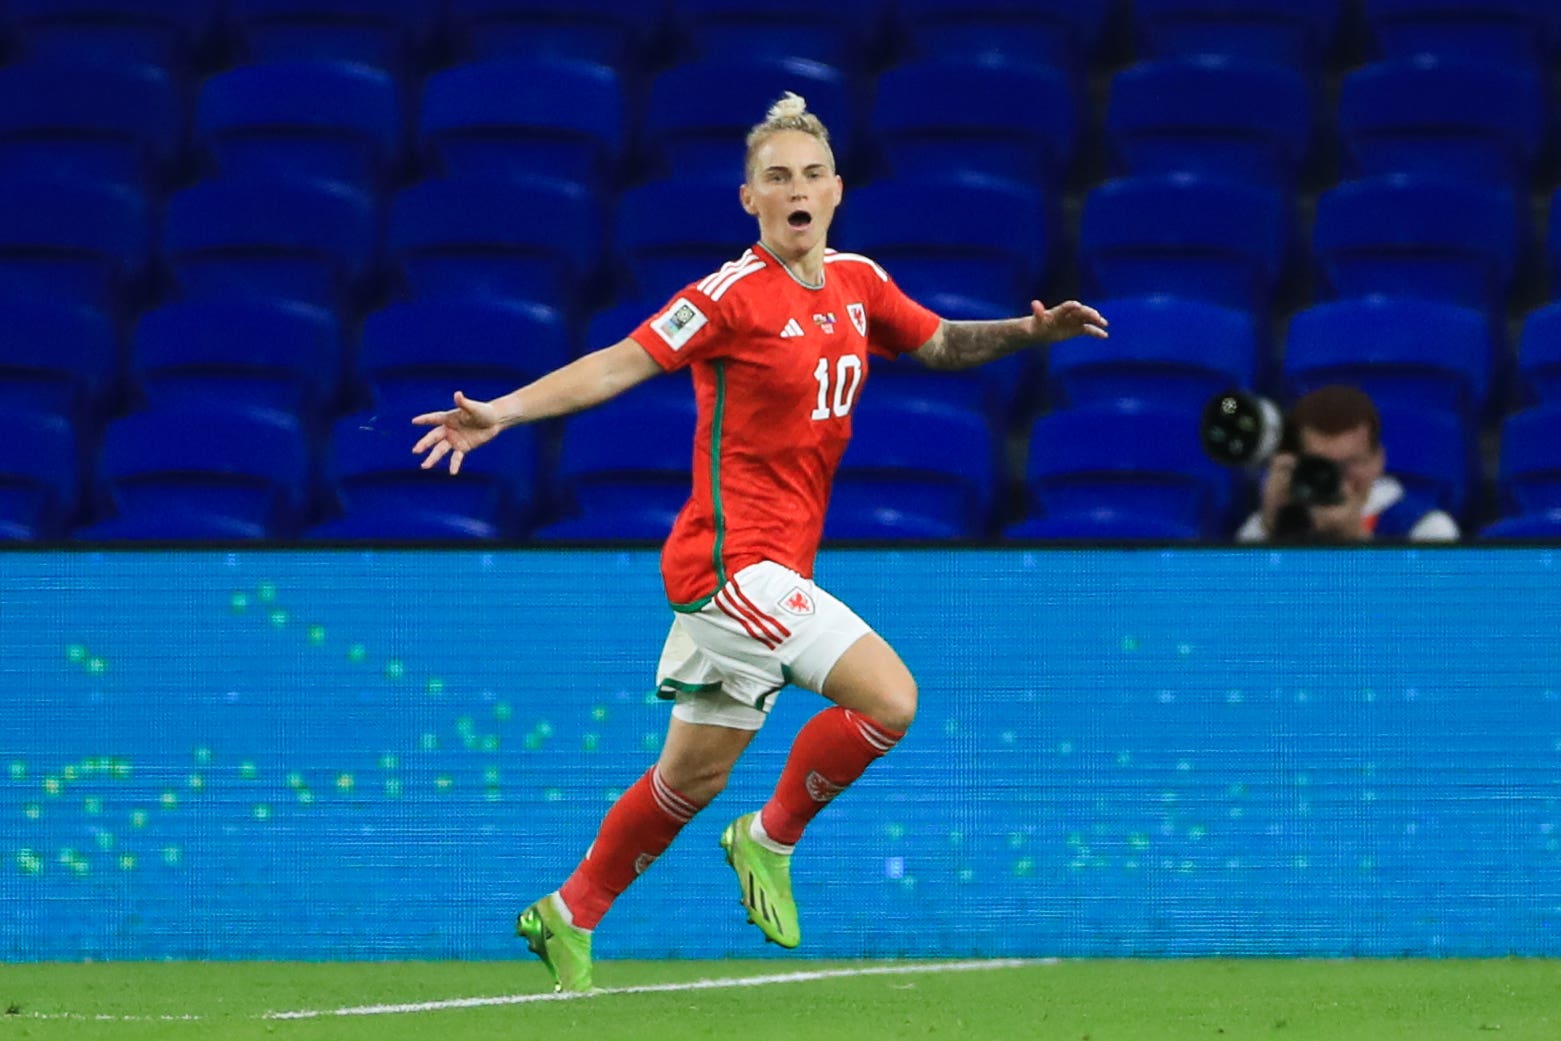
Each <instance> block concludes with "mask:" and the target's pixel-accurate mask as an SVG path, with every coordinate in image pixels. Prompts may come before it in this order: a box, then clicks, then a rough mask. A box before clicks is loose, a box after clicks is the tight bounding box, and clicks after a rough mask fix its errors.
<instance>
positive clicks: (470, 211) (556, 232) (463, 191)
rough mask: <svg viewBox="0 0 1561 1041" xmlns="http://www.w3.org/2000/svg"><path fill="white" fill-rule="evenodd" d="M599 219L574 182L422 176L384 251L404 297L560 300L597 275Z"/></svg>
mask: <svg viewBox="0 0 1561 1041" xmlns="http://www.w3.org/2000/svg"><path fill="white" fill-rule="evenodd" d="M734 208H735V207H734ZM604 228H605V223H604V218H603V217H602V214H601V213H600V211H598V209H597V207H596V204H595V202H594V201H593V197H592V196H591V194H590V193H588V192H587V191H586V190H585V189H584V188H582V187H581V186H580V185H578V184H571V183H568V182H564V181H552V180H537V181H455V180H429V181H424V182H423V183H421V184H418V185H415V186H413V187H411V188H408V189H406V190H405V191H402V192H400V193H399V194H397V196H396V197H395V200H394V201H393V203H392V204H391V210H390V222H389V230H388V233H387V238H388V243H387V251H388V254H389V260H390V262H391V264H392V265H393V266H394V268H395V270H396V273H397V274H398V275H399V277H400V279H401V282H402V284H403V285H404V286H405V288H406V289H407V291H408V292H409V293H410V294H411V295H413V296H420V297H431V296H497V297H507V298H510V299H515V300H533V301H537V302H539V303H545V304H548V305H550V306H555V307H560V308H564V309H569V308H573V307H574V306H575V305H576V304H577V303H578V302H579V300H580V298H581V297H582V296H583V295H584V293H585V291H586V288H587V287H588V286H589V285H590V283H591V280H592V279H593V278H594V277H595V276H596V274H597V271H598V268H599V266H600V263H601V250H602V242H603V238H604Z"/></svg>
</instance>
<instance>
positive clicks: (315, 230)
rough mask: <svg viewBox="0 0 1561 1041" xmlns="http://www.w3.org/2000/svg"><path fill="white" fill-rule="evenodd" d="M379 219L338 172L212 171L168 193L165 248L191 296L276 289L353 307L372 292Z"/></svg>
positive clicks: (269, 293) (287, 295)
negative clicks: (275, 175) (311, 176)
mask: <svg viewBox="0 0 1561 1041" xmlns="http://www.w3.org/2000/svg"><path fill="white" fill-rule="evenodd" d="M377 237H378V225H377V221H376V217H375V212H374V206H373V203H372V202H371V201H370V199H369V198H368V197H367V196H366V195H364V194H363V193H362V192H359V191H357V190H356V189H354V188H351V187H349V186H348V185H345V184H341V183H338V182H335V181H304V180H289V179H274V180H273V179H268V178H267V179H263V178H254V179H243V178H240V179H235V180H218V181H203V182H201V183H200V184H197V185H195V186H193V187H190V188H186V189H184V190H183V191H181V192H177V193H175V194H174V196H173V197H172V198H171V199H169V201H168V209H167V215H166V218H165V221H164V230H163V252H164V255H165V256H166V258H167V261H168V265H169V267H170V268H171V270H172V272H173V275H174V277H175V279H176V280H177V282H178V284H179V288H180V289H181V290H182V292H183V293H184V295H186V296H191V297H194V296H232V295H240V296H266V297H279V298H283V299H290V300H301V301H303V302H305V303H311V304H316V305H318V306H321V307H326V308H338V307H341V308H352V307H355V306H357V304H358V302H359V301H360V300H361V299H363V298H364V297H365V296H366V295H367V293H368V292H369V287H370V285H371V280H372V278H373V276H374V272H375V257H376V252H375V246H376V241H377Z"/></svg>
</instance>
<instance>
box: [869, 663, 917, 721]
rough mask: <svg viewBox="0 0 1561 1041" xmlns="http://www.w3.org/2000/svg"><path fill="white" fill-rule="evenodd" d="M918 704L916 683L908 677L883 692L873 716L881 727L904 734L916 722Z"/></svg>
mask: <svg viewBox="0 0 1561 1041" xmlns="http://www.w3.org/2000/svg"><path fill="white" fill-rule="evenodd" d="M916 702H917V690H916V681H915V680H914V679H911V678H910V677H909V676H907V677H905V679H904V680H903V681H901V682H899V683H896V684H895V685H894V686H893V687H889V688H887V689H886V690H885V691H884V692H883V694H882V695H881V696H880V697H879V699H878V706H877V708H876V709H875V711H874V712H873V713H872V716H873V718H874V719H875V720H877V721H878V723H879V725H880V726H883V727H885V728H886V729H889V730H893V731H896V732H898V733H902V734H903V733H904V732H905V731H907V730H909V729H910V728H911V724H912V723H913V722H915V720H916Z"/></svg>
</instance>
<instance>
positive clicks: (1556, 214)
mask: <svg viewBox="0 0 1561 1041" xmlns="http://www.w3.org/2000/svg"><path fill="white" fill-rule="evenodd" d="M1545 252H1546V255H1547V258H1548V259H1549V261H1550V287H1551V295H1552V296H1553V297H1561V189H1557V190H1556V191H1555V192H1554V193H1553V194H1552V195H1551V196H1550V223H1549V226H1548V228H1547V229H1546V231H1545Z"/></svg>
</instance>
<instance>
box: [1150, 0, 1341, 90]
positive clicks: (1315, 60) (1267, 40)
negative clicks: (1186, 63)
mask: <svg viewBox="0 0 1561 1041" xmlns="http://www.w3.org/2000/svg"><path fill="white" fill-rule="evenodd" d="M1343 6H1344V4H1343V0H1136V2H1135V3H1134V5H1133V32H1134V37H1135V39H1136V41H1137V44H1138V53H1139V54H1140V55H1141V56H1142V57H1146V58H1150V57H1164V56H1167V55H1173V54H1182V55H1188V54H1225V55H1229V56H1231V57H1234V58H1247V59H1251V60H1253V61H1266V62H1272V63H1274V64H1276V65H1285V66H1288V67H1290V68H1292V69H1296V70H1297V71H1300V72H1304V73H1308V74H1316V73H1318V72H1320V71H1321V69H1322V68H1323V66H1325V65H1326V64H1327V63H1328V61H1329V58H1330V56H1331V54H1332V52H1333V48H1334V37H1335V34H1336V33H1337V30H1338V25H1339V21H1340V15H1341V13H1342V9H1343Z"/></svg>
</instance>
